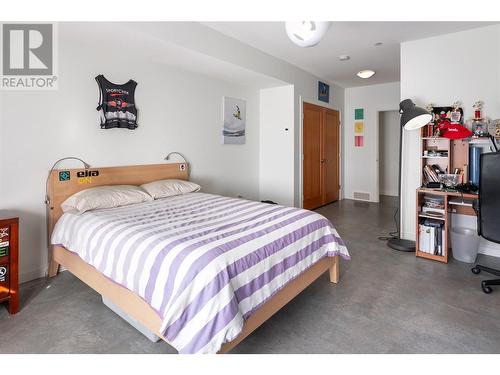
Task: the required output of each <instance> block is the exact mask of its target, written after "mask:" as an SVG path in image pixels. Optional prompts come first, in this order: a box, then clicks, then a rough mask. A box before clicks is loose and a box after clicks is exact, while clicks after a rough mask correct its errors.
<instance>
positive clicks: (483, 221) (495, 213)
mask: <svg viewBox="0 0 500 375" xmlns="http://www.w3.org/2000/svg"><path fill="white" fill-rule="evenodd" d="M495 146H496V145H495ZM495 149H496V147H495ZM479 163H480V168H479V169H480V176H479V199H478V203H476V204H475V207H474V209H475V210H476V214H477V232H478V234H479V235H480V236H482V237H483V238H485V239H487V240H488V241H492V242H496V243H500V193H499V190H500V152H498V150H497V152H488V153H485V154H482V155H481V157H480V162H479ZM481 271H484V272H487V273H489V274H492V275H495V276H500V270H497V269H493V268H489V267H485V266H482V265H480V264H476V265H475V266H474V267H473V268H472V273H474V274H476V275H477V274H478V273H480V272H481ZM491 285H500V279H493V280H484V281H482V282H481V287H482V288H483V292H485V293H487V294H489V293H491V292H492V291H493V290H492V289H491Z"/></svg>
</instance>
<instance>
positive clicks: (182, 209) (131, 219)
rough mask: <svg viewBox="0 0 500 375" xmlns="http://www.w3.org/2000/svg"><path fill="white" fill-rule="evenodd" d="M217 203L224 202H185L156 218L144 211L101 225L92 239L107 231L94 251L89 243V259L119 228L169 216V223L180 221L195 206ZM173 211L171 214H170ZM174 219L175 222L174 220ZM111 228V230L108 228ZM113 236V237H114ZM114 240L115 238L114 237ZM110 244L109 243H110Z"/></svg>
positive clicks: (100, 236) (117, 232)
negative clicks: (110, 233)
mask: <svg viewBox="0 0 500 375" xmlns="http://www.w3.org/2000/svg"><path fill="white" fill-rule="evenodd" d="M214 201H215V202H217V201H223V199H220V198H214V199H212V198H209V199H206V200H205V199H204V200H202V201H196V200H194V202H195V203H189V202H188V203H186V204H185V202H183V203H182V205H181V206H175V207H173V208H168V206H167V208H163V209H162V210H161V211H156V212H154V213H153V215H154V214H156V213H159V214H158V215H156V216H152V215H151V214H145V213H144V211H138V214H137V215H135V216H126V217H125V219H124V220H109V221H108V222H106V223H104V224H103V225H99V226H97V227H96V228H95V229H94V231H93V232H92V234H91V238H93V237H94V236H96V233H97V231H99V230H100V229H104V228H106V230H103V231H102V232H101V234H100V235H99V236H98V239H97V243H96V245H95V246H94V247H93V249H92V251H90V244H91V242H89V247H88V249H87V251H88V252H87V253H88V254H89V258H90V259H94V258H95V256H96V253H97V251H98V250H99V249H101V248H102V242H103V241H104V238H105V237H106V235H107V234H108V233H109V232H111V231H116V229H117V228H119V227H120V226H124V225H125V228H124V229H126V228H127V225H134V226H136V225H139V222H154V221H157V220H159V219H160V218H162V217H164V216H168V218H169V219H170V220H169V221H168V222H171V223H173V222H176V221H178V220H176V219H178V218H182V217H184V216H190V215H189V213H190V212H192V210H193V207H192V206H193V204H196V205H197V208H200V207H205V206H209V205H210V204H212V203H214ZM170 211H171V212H170ZM174 212H175V215H172V213H174ZM186 213H187V215H186ZM137 217H139V219H137ZM172 219H173V220H172ZM107 227H109V228H107ZM118 234H119V231H116V232H115V233H114V234H113V236H116V235H118ZM113 236H112V237H113ZM113 238H114V237H113ZM108 244H109V242H108ZM108 251H109V246H107V247H106V253H105V254H104V255H105V256H107V252H108Z"/></svg>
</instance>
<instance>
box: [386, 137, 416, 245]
mask: <svg viewBox="0 0 500 375" xmlns="http://www.w3.org/2000/svg"><path fill="white" fill-rule="evenodd" d="M403 130H404V129H403V127H401V128H400V131H399V177H398V188H399V192H398V200H399V202H398V212H399V224H397V222H396V224H397V228H396V229H397V237H395V238H391V239H389V240H388V241H387V246H389V247H390V248H391V249H394V250H397V251H404V252H414V251H415V248H416V244H415V241H411V240H404V239H402V238H401V229H400V227H401V159H402V155H403Z"/></svg>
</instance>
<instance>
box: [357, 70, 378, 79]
mask: <svg viewBox="0 0 500 375" xmlns="http://www.w3.org/2000/svg"><path fill="white" fill-rule="evenodd" d="M374 74H375V72H374V71H373V70H369V69H366V70H361V71H359V72H358V73H356V75H357V76H358V77H359V78H365V79H366V78H370V77H373V75H374Z"/></svg>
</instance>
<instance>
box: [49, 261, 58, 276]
mask: <svg viewBox="0 0 500 375" xmlns="http://www.w3.org/2000/svg"><path fill="white" fill-rule="evenodd" d="M58 272H59V263H57V262H56V261H55V260H54V259H53V258H51V259H50V263H49V271H48V274H49V277H54V276H57V273H58Z"/></svg>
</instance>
